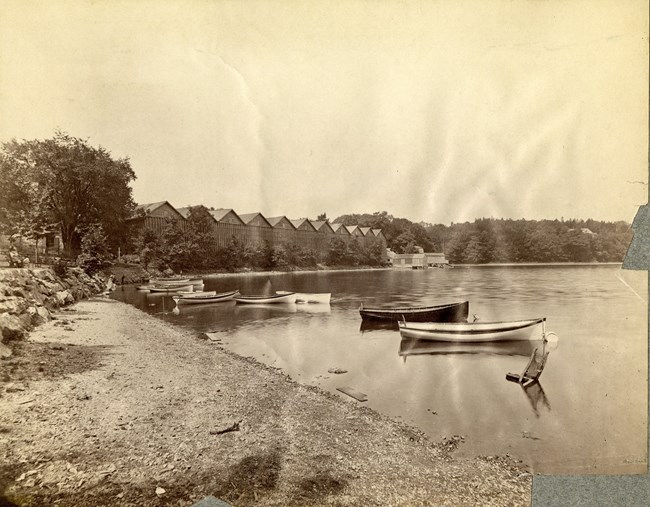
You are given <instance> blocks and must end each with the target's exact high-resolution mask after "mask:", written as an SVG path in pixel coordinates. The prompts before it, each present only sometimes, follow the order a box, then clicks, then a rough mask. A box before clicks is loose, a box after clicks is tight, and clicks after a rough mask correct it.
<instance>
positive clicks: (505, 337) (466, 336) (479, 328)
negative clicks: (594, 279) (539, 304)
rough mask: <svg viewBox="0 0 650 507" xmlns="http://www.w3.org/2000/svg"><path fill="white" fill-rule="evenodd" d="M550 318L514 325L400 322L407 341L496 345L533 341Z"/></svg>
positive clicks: (511, 323) (499, 323) (513, 323)
mask: <svg viewBox="0 0 650 507" xmlns="http://www.w3.org/2000/svg"><path fill="white" fill-rule="evenodd" d="M545 320H546V318H543V317H542V318H539V319H532V320H516V321H511V322H471V323H469V322H399V323H398V324H399V332H400V333H401V335H402V337H403V338H419V339H421V340H433V341H442V342H462V343H475V342H494V341H514V340H529V339H530V336H531V334H532V332H533V330H534V329H535V327H536V326H537V325H538V324H542V323H543V322H544V321H545Z"/></svg>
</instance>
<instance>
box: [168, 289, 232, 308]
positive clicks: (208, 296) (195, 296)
mask: <svg viewBox="0 0 650 507" xmlns="http://www.w3.org/2000/svg"><path fill="white" fill-rule="evenodd" d="M237 294H239V291H238V290H231V291H228V292H221V293H220V294H217V293H216V291H208V292H197V293H191V294H184V295H181V296H174V297H172V299H173V300H174V301H175V302H176V304H177V305H198V304H205V303H218V302H221V301H230V300H232V299H233V298H234V297H235V296H236V295H237Z"/></svg>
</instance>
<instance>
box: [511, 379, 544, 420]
mask: <svg viewBox="0 0 650 507" xmlns="http://www.w3.org/2000/svg"><path fill="white" fill-rule="evenodd" d="M519 387H521V390H522V391H523V392H524V394H525V395H526V398H528V401H529V402H530V407H531V408H532V409H533V413H534V414H535V417H539V416H540V408H544V409H546V410H548V411H549V412H550V411H551V403H550V402H549V401H548V398H547V397H546V393H545V392H544V389H542V383H541V382H539V381H537V382H533V383H532V384H530V385H528V386H525V387H524V386H522V385H521V384H519Z"/></svg>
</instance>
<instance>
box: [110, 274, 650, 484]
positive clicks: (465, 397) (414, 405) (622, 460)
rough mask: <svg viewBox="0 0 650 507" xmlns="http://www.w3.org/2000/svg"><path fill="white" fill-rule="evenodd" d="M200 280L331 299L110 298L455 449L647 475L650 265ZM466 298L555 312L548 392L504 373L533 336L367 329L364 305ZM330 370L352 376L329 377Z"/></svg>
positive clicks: (500, 310)
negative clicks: (475, 338)
mask: <svg viewBox="0 0 650 507" xmlns="http://www.w3.org/2000/svg"><path fill="white" fill-rule="evenodd" d="M204 289H205V290H216V291H217V292H225V291H228V290H234V289H239V290H240V292H241V293H243V294H245V293H247V294H260V293H269V294H270V293H272V292H273V291H276V290H292V291H296V292H319V293H320V292H331V293H332V301H331V304H330V305H324V306H323V307H321V306H320V305H299V304H295V305H255V306H259V307H254V306H252V305H245V306H244V305H236V304H235V303H234V302H226V303H219V304H209V305H205V306H204V305H196V306H192V307H189V305H188V308H187V309H186V308H185V307H183V308H181V309H180V311H179V312H177V313H176V312H174V313H173V312H172V311H173V310H174V308H175V304H174V302H173V301H172V300H171V297H170V296H167V295H145V294H143V293H138V291H136V290H135V289H133V290H132V289H131V288H129V287H126V288H122V289H118V290H117V291H116V292H115V293H114V297H117V298H119V299H123V300H125V301H128V302H129V303H131V304H134V305H136V306H137V307H139V308H141V309H142V310H143V311H145V312H148V313H151V314H155V315H156V316H158V317H159V318H162V319H164V320H166V321H168V322H170V323H173V324H176V325H180V326H183V327H186V328H190V329H194V330H197V331H202V332H208V331H210V332H214V333H216V336H218V337H219V338H220V339H221V342H220V343H221V344H222V346H224V347H226V348H228V349H230V350H232V351H234V352H236V353H238V354H241V355H243V356H252V357H255V358H257V359H258V360H259V361H262V362H264V363H266V364H269V365H273V366H275V367H278V368H281V369H282V370H283V371H285V372H286V373H288V374H289V375H291V376H292V377H293V378H294V379H296V380H298V381H300V382H303V383H307V384H314V385H318V386H320V387H321V388H322V389H325V390H328V391H330V392H332V393H337V391H336V388H337V387H341V386H342V385H345V386H350V387H352V388H354V389H357V390H359V391H362V392H364V393H366V394H367V395H368V397H369V399H368V401H367V402H365V404H366V405H368V406H370V407H372V408H374V409H376V410H378V411H380V412H382V413H385V414H387V415H389V416H392V417H397V418H402V419H403V420H404V421H406V422H408V423H410V424H414V425H416V426H418V427H419V428H420V429H422V430H423V431H424V432H426V433H428V434H429V435H431V437H432V438H434V439H439V438H442V437H445V436H450V435H454V434H457V435H458V434H460V435H464V436H465V443H464V444H463V445H462V446H461V447H460V449H459V450H458V451H457V452H458V453H459V454H461V455H477V454H478V455H494V454H506V453H509V454H510V455H512V456H514V457H516V458H518V459H522V460H524V461H525V462H526V463H529V464H531V465H532V466H533V469H534V471H536V472H540V473H581V474H585V473H630V472H635V473H645V466H644V462H645V456H646V449H647V446H646V434H647V432H646V416H647V408H646V407H647V394H646V393H647V383H646V373H647V331H646V330H647V275H646V273H644V272H630V271H621V270H620V269H619V267H618V266H593V267H592V266H550V267H549V266H544V267H514V268H507V267H485V268H457V269H449V270H436V269H430V270H424V271H401V270H384V271H373V272H362V271H350V272H318V273H287V274H281V275H261V276H234V277H221V278H219V277H214V278H206V279H205V288H204ZM463 300H468V301H469V302H470V315H471V314H477V315H478V316H479V317H480V318H481V321H484V322H489V321H504V320H522V319H528V318H532V317H538V316H544V317H546V318H547V323H546V329H547V331H554V332H556V333H557V335H558V336H559V342H558V343H556V344H555V345H556V347H555V349H554V350H553V352H552V353H551V356H550V357H549V360H548V363H547V364H546V367H545V369H544V372H543V375H542V377H541V378H542V379H543V382H544V389H542V386H541V384H540V383H539V382H537V383H534V384H532V385H530V386H528V387H526V388H522V387H521V386H516V385H512V383H511V382H507V381H506V380H505V375H506V373H507V372H521V371H522V370H523V369H524V367H525V365H526V361H527V358H528V357H529V356H530V354H531V353H532V350H531V346H534V345H535V344H530V343H526V342H523V343H522V342H517V343H504V344H489V343H487V344H486V343H481V344H474V345H469V346H468V345H466V344H439V343H431V342H428V343H421V342H418V341H417V340H415V341H413V340H410V341H404V340H402V339H401V337H400V334H399V331H397V329H396V328H392V327H391V326H389V327H382V326H373V327H372V328H368V327H365V326H363V325H362V323H361V318H360V315H359V306H360V304H361V303H362V302H363V304H364V306H377V305H381V304H386V303H394V304H401V305H413V306H425V305H435V304H443V303H449V302H454V301H463ZM549 345H550V344H549ZM468 347H469V348H468ZM551 350H552V349H551ZM331 368H340V369H344V370H347V372H348V373H346V374H343V375H333V374H329V373H328V370H329V369H331ZM519 389H523V392H524V396H520V395H517V392H516V391H517V390H519ZM549 399H551V400H552V402H553V411H551V410H550V407H551V405H550V402H549ZM434 413H435V415H432V414H434ZM522 435H533V436H534V438H530V437H522ZM639 456H642V457H643V458H642V459H639Z"/></svg>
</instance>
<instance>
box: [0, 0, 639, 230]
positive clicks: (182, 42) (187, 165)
mask: <svg viewBox="0 0 650 507" xmlns="http://www.w3.org/2000/svg"><path fill="white" fill-rule="evenodd" d="M56 128H59V129H61V130H63V131H65V132H68V133H69V134H71V135H73V136H76V137H81V138H86V139H88V141H89V142H90V144H92V145H94V146H98V145H101V146H103V147H105V148H106V149H108V150H109V151H110V152H111V153H112V154H113V155H114V156H115V157H125V156H128V157H129V158H130V160H131V164H132V167H133V169H134V171H135V172H136V174H137V176H138V179H137V180H136V181H135V183H134V184H133V189H134V198H135V200H136V201H137V202H138V203H146V202H154V201H162V200H168V201H170V202H171V203H172V204H173V205H174V206H177V207H182V206H186V205H190V204H204V205H207V206H214V207H217V208H234V209H235V210H236V211H237V212H239V213H250V212H254V211H261V212H262V213H263V214H265V215H267V216H276V215H287V216H289V217H290V218H300V217H309V218H315V217H316V215H318V214H319V213H322V212H327V214H328V216H329V217H330V218H335V217H336V216H338V215H340V214H343V213H362V212H369V213H370V212H374V211H382V210H386V211H388V212H389V213H391V214H393V215H394V216H399V217H405V218H409V219H411V220H414V221H420V220H424V221H427V222H432V223H444V224H449V223H450V222H463V221H466V220H468V221H472V220H474V219H475V218H480V217H496V218H527V219H543V218H551V219H553V218H560V217H564V218H585V219H586V218H594V219H599V220H626V221H628V222H631V221H632V219H633V218H634V215H635V213H636V210H637V208H638V207H639V206H640V205H641V204H644V203H646V202H647V197H648V191H647V180H648V150H647V143H648V4H647V1H646V0H638V1H622V0H615V1H598V0H587V1H577V0H563V1H553V0H550V1H544V2H541V1H532V0H530V1H523V0H507V1H497V0H477V1H474V0H455V1H452V0H441V1H434V0H431V1H422V2H416V1H408V0H406V1H399V2H398V1H383V2H375V1H357V2H353V1H336V0H333V1H332V0H330V1H313V0H312V1H305V2H297V1H286V0H285V1H275V2H273V1H266V2H253V1H246V2H225V1H218V0H214V1H207V0H205V1H198V0H197V1H188V0H167V1H161V0H156V1H143V0H138V1H135V0H134V1H117V0H111V1H105V2H90V1H78V2H73V1H56V0H54V1H53V0H47V1H25V0H20V1H18V0H9V1H7V0H5V1H3V2H2V4H0V141H3V142H4V141H8V140H9V139H11V138H14V137H15V138H18V139H35V138H38V139H43V138H48V137H51V136H52V135H53V134H54V130H55V129H56Z"/></svg>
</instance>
